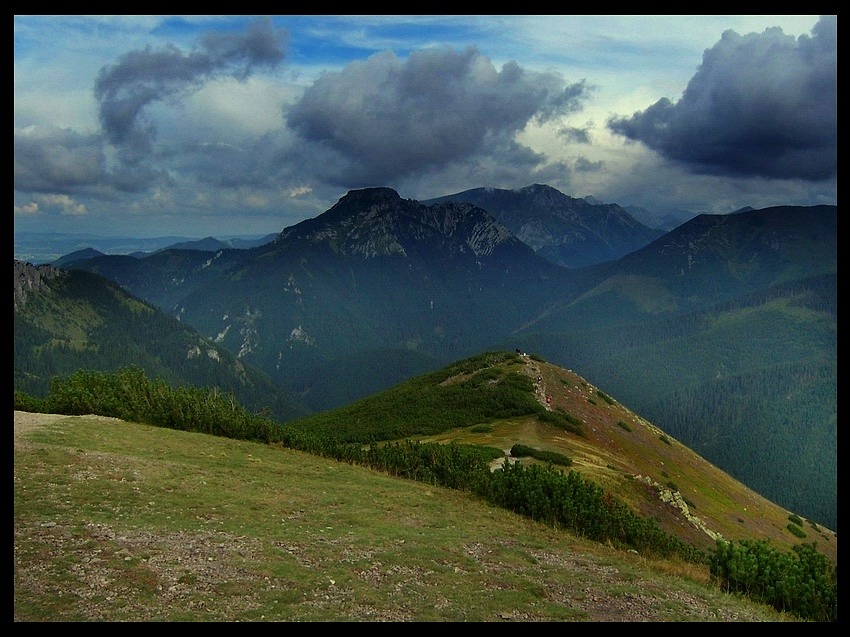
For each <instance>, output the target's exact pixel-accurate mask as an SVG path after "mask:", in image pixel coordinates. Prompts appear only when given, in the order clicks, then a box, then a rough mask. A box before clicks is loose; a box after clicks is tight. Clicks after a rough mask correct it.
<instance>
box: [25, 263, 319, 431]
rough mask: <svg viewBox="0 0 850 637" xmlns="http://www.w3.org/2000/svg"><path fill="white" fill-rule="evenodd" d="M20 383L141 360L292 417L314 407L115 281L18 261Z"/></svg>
mask: <svg viewBox="0 0 850 637" xmlns="http://www.w3.org/2000/svg"><path fill="white" fill-rule="evenodd" d="M14 341H15V342H14V350H15V372H14V385H15V390H16V391H23V392H25V393H28V394H31V395H34V396H40V397H43V396H45V395H46V394H47V391H48V390H49V388H50V382H51V379H52V378H53V377H54V376H67V375H70V374H72V373H74V372H75V371H77V370H78V369H87V370H94V371H103V372H112V371H116V370H117V369H119V368H122V367H126V366H129V365H134V366H137V367H139V368H141V369H142V370H143V371H145V373H146V374H147V375H148V376H149V377H151V378H161V379H162V380H164V381H166V382H168V383H169V384H171V385H191V386H195V387H216V388H218V389H220V390H221V391H223V392H226V393H232V394H233V395H234V396H235V397H236V399H237V400H238V401H239V402H240V403H241V404H242V405H244V406H245V407H246V408H248V409H251V410H256V411H262V410H264V409H268V410H269V412H270V414H272V415H273V416H274V418H276V419H278V420H281V421H284V420H288V419H290V418H293V417H296V416H299V415H303V414H305V413H307V409H306V408H305V407H304V406H303V405H302V404H301V403H300V402H299V401H298V400H297V399H296V398H295V397H293V396H292V395H291V394H289V393H288V392H287V391H285V390H283V389H281V388H279V387H277V386H276V385H274V383H272V382H271V380H270V379H269V378H268V377H267V376H266V375H265V374H263V373H262V372H260V371H259V370H256V369H253V368H251V367H250V366H249V365H246V364H245V363H244V362H243V361H240V360H239V359H238V358H236V357H235V356H234V355H233V354H232V353H231V352H230V351H228V350H226V349H225V348H223V347H221V346H219V345H216V344H214V343H212V342H211V341H209V340H208V339H205V338H202V337H201V336H200V335H198V334H197V332H195V330H193V329H192V328H191V327H189V326H188V325H184V324H181V323H180V322H179V321H176V320H175V319H173V318H170V317H168V316H166V315H165V314H163V313H162V311H161V310H159V309H157V308H155V307H153V306H151V305H150V304H148V303H146V302H144V301H141V300H139V299H137V298H134V297H132V296H130V295H129V294H127V293H126V292H125V291H124V290H122V289H121V288H119V287H118V286H116V285H115V284H114V283H112V282H111V281H109V280H107V279H105V278H103V277H101V276H99V275H96V274H91V273H88V272H82V271H66V270H61V269H59V268H56V267H54V266H50V265H41V266H34V265H32V264H29V263H24V262H21V261H15V322H14Z"/></svg>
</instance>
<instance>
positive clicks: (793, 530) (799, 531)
mask: <svg viewBox="0 0 850 637" xmlns="http://www.w3.org/2000/svg"><path fill="white" fill-rule="evenodd" d="M786 528H787V529H788V530H789V531H791V533H793V534H794V535H796V536H797V537H800V538H803V537H806V532H805V531H804V530H803V529H801V528H800V527H799V526H797V525H796V524H789V525H788V526H787V527H786Z"/></svg>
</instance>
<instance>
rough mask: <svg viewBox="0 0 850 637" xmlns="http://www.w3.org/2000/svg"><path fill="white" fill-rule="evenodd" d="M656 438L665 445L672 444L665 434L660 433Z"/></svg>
mask: <svg viewBox="0 0 850 637" xmlns="http://www.w3.org/2000/svg"><path fill="white" fill-rule="evenodd" d="M658 439H659V440H660V441H661V442H663V443H664V444H665V445H672V444H673V443H672V442H670V439H669V438H668V437H667V435H666V434H661V435H660V436H658Z"/></svg>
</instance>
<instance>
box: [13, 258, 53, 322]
mask: <svg viewBox="0 0 850 637" xmlns="http://www.w3.org/2000/svg"><path fill="white" fill-rule="evenodd" d="M61 273H62V270H60V269H59V268H55V267H53V266H52V265H38V266H36V265H33V264H31V263H27V262H26V261H18V260H17V259H15V312H17V311H18V310H19V309H20V308H22V307H23V306H24V303H26V300H27V298H28V296H29V295H30V294H32V293H34V292H37V291H38V290H40V289H43V288H45V287H46V286H47V284H48V283H49V282H50V281H51V280H52V279H55V278H56V277H57V276H59V275H60V274H61Z"/></svg>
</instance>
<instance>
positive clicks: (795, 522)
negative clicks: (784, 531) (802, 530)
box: [788, 513, 803, 526]
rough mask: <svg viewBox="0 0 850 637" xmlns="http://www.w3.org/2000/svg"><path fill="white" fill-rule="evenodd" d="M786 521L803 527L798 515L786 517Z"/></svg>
mask: <svg viewBox="0 0 850 637" xmlns="http://www.w3.org/2000/svg"><path fill="white" fill-rule="evenodd" d="M788 519H789V520H791V522H792V523H793V524H796V525H798V526H803V520H801V519H800V516H799V515H794V514H793V513H792V514H791V515H789V516H788Z"/></svg>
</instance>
